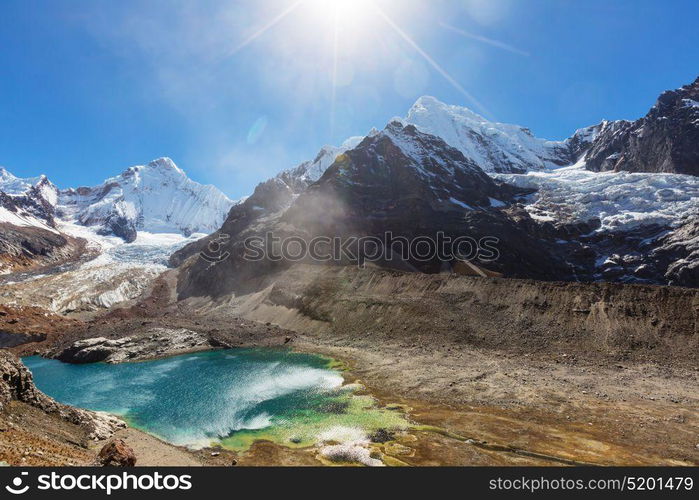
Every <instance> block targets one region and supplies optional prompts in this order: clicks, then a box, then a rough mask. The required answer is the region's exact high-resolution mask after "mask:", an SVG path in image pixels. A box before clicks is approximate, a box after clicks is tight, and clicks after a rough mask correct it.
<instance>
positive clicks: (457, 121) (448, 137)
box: [403, 96, 575, 173]
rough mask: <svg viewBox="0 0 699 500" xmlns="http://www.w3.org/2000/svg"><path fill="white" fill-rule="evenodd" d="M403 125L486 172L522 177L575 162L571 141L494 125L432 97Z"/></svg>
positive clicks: (421, 101)
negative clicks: (450, 148)
mask: <svg viewBox="0 0 699 500" xmlns="http://www.w3.org/2000/svg"><path fill="white" fill-rule="evenodd" d="M403 121H404V122H405V123H410V124H413V125H415V126H416V127H417V128H418V129H419V130H421V131H423V132H425V133H428V134H432V135H436V136H438V137H441V138H442V139H444V140H445V141H446V143H447V144H449V145H450V146H453V147H455V148H457V149H458V150H459V151H461V152H462V153H463V154H464V156H465V157H466V158H469V159H470V160H472V161H474V162H475V163H476V164H477V165H478V166H480V167H481V168H482V169H483V170H485V171H486V172H516V173H522V172H527V171H529V170H545V169H550V168H556V167H561V166H564V165H569V164H571V163H574V162H575V159H574V158H573V151H572V150H571V147H570V146H569V144H568V143H567V141H547V140H545V139H539V138H537V137H534V135H533V134H532V133H531V131H530V130H529V129H527V128H525V127H520V126H519V125H510V124H506V123H496V122H491V121H488V120H486V119H485V118H483V117H482V116H480V115H478V114H476V113H474V112H473V111H471V110H470V109H468V108H464V107H460V106H452V105H448V104H444V103H443V102H440V101H438V100H437V99H435V98H434V97H430V96H424V97H421V98H419V99H418V100H417V102H415V104H414V105H413V107H412V108H410V111H408V115H407V116H406V117H405V118H404V119H403Z"/></svg>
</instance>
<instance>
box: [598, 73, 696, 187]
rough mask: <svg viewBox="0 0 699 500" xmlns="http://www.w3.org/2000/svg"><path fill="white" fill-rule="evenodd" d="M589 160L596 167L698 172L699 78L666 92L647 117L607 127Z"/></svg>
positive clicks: (599, 169) (685, 172)
mask: <svg viewBox="0 0 699 500" xmlns="http://www.w3.org/2000/svg"><path fill="white" fill-rule="evenodd" d="M586 160H587V168H588V169H590V170H594V171H605V170H616V171H620V170H627V171H629V172H664V173H677V174H687V175H699V78H697V79H696V80H695V81H694V82H693V83H691V84H689V85H685V86H684V87H681V88H679V89H677V90H668V91H667V92H663V93H662V94H661V95H660V97H659V98H658V101H657V102H656V104H655V105H654V106H653V107H652V108H651V110H650V111H649V112H648V114H647V115H646V116H645V117H643V118H641V119H639V120H636V121H634V122H628V121H618V122H613V123H611V124H609V125H608V126H606V127H604V129H603V130H601V131H600V132H599V135H598V136H597V138H596V139H595V140H594V141H593V143H592V146H591V148H590V149H589V151H588V152H587V156H586Z"/></svg>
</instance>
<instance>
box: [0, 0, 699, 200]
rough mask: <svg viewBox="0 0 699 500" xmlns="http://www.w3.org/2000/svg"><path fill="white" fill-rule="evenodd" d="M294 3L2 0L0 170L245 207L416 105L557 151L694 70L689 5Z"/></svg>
mask: <svg viewBox="0 0 699 500" xmlns="http://www.w3.org/2000/svg"><path fill="white" fill-rule="evenodd" d="M296 1H297V0H257V1H252V0H251V1H247V0H245V1H244V0H239V1H236V0H228V1H213V0H196V1H195V0H191V1H184V0H147V1H146V0H141V1H135V0H121V1H119V2H114V1H109V0H42V1H38V0H2V1H1V2H0V165H3V166H5V167H7V168H8V169H9V170H10V171H12V172H13V173H15V174H16V175H20V176H30V175H37V174H38V173H46V174H47V175H48V176H49V177H50V178H51V179H52V180H53V181H54V182H55V183H57V184H58V185H59V186H61V187H68V186H76V185H91V184H96V183H99V182H101V181H102V180H103V179H104V178H106V177H109V176H112V175H116V174H117V173H119V172H120V171H122V170H123V169H125V168H126V167H128V166H130V165H134V164H143V163H146V162H148V161H149V160H151V159H153V158H156V157H159V156H170V157H171V158H173V159H174V160H175V162H176V163H177V164H178V165H179V166H180V167H182V168H183V169H185V170H186V171H187V173H188V174H189V175H190V176H191V177H192V178H193V179H195V180H197V181H199V182H204V183H211V184H215V185H217V186H219V187H220V188H221V189H222V190H223V191H224V192H226V193H227V194H228V195H229V196H231V197H240V196H243V195H245V194H249V193H250V192H251V190H252V189H253V188H254V186H255V185H256V184H257V182H259V181H261V180H264V179H266V178H267V177H269V176H271V175H273V174H275V173H276V172H277V171H279V170H281V169H284V168H288V167H291V166H294V165H296V164H298V163H299V162H301V161H303V160H305V159H309V158H312V157H313V156H315V154H316V152H317V151H318V149H319V148H320V147H321V146H322V145H323V144H339V143H341V142H342V141H343V140H344V139H345V138H346V137H348V136H351V135H362V134H365V133H366V132H367V131H368V130H369V129H370V128H371V127H373V126H375V127H377V128H381V127H383V126H384V125H385V123H386V122H387V121H388V120H389V119H390V118H391V117H393V116H396V115H404V114H405V113H406V112H407V110H408V109H409V107H410V105H411V104H412V103H413V102H414V101H415V99H416V98H417V97H419V96H420V95H423V94H429V95H434V96H436V97H437V98H439V99H441V100H443V101H445V102H448V103H452V104H461V105H466V106H468V107H470V108H472V109H474V110H476V111H480V112H481V113H485V114H486V116H487V117H489V118H491V119H496V120H498V121H504V122H511V123H518V124H521V125H524V126H527V127H529V128H530V129H532V131H533V132H534V133H535V134H536V135H538V136H540V137H546V138H551V139H559V138H564V137H567V136H568V135H570V134H571V133H572V132H573V131H574V130H575V129H576V128H579V127H582V126H586V125H589V124H593V123H596V122H598V121H600V120H601V119H603V118H607V119H617V118H630V119H633V118H637V117H639V116H641V115H643V114H645V112H646V111H647V109H648V108H649V107H650V106H651V105H652V104H653V102H654V100H655V98H656V96H657V95H658V94H659V93H660V92H661V91H663V90H665V89H668V88H675V87H678V86H680V85H683V84H685V83H689V82H691V81H692V80H694V78H696V76H697V74H699V29H697V25H696V22H697V19H699V2H696V1H694V0H673V1H672V2H661V1H651V0H628V1H626V0H586V1H582V0H580V1H577V0H453V1H447V0H374V1H373V2H371V1H370V0H354V1H351V0H344V1H343V0H340V3H339V7H337V8H338V9H339V12H340V15H338V16H337V19H336V16H335V12H336V11H335V10H334V9H335V7H334V6H332V5H330V4H331V3H332V2H333V0H306V1H305V2H301V4H298V5H297V4H296ZM335 1H337V0H335ZM377 6H378V8H379V9H380V10H376V7H377ZM381 13H382V14H381ZM284 14H285V15H284ZM265 28H267V29H265ZM333 82H335V84H334V85H333Z"/></svg>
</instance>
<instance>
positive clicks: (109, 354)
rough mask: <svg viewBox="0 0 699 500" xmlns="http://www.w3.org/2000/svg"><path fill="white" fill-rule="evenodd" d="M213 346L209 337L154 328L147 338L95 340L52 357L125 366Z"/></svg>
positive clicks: (69, 361)
mask: <svg viewBox="0 0 699 500" xmlns="http://www.w3.org/2000/svg"><path fill="white" fill-rule="evenodd" d="M211 348H212V344H211V343H210V342H209V339H208V337H207V336H206V335H204V334H201V333H198V332H195V331H192V330H187V329H186V328H179V329H172V328H153V329H152V330H150V331H149V332H147V333H146V334H145V335H142V336H138V337H122V338H119V339H108V338H105V337H94V338H88V339H83V340H78V341H76V342H73V343H72V344H71V345H70V346H68V347H66V348H59V350H58V351H56V352H53V353H51V356H52V357H54V358H56V359H59V360H61V361H64V362H66V363H76V364H82V363H96V362H100V361H104V362H107V363H122V362H126V361H139V360H144V359H152V358H157V357H164V356H173V355H176V354H183V353H185V352H193V351H201V350H208V349H211Z"/></svg>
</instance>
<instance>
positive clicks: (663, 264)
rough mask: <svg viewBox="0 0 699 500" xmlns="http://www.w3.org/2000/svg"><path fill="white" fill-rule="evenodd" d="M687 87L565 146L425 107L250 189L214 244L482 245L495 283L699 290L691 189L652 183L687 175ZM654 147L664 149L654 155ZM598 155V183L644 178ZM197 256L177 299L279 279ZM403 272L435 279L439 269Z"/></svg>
mask: <svg viewBox="0 0 699 500" xmlns="http://www.w3.org/2000/svg"><path fill="white" fill-rule="evenodd" d="M698 81H699V80H698ZM697 85H699V84H698V83H697V82H695V83H694V84H692V85H690V86H686V87H683V88H682V89H679V90H678V91H672V92H669V93H665V94H663V95H662V96H661V97H660V99H659V101H658V104H656V106H654V108H653V109H652V110H651V112H649V114H648V115H647V116H646V117H645V118H644V119H641V120H639V121H636V122H628V121H623V120H619V121H603V122H601V123H599V124H597V125H593V126H589V127H585V128H581V129H579V130H578V131H576V132H575V133H574V134H573V135H572V136H571V137H570V138H568V139H566V140H564V141H547V140H545V139H539V138H536V137H534V136H533V134H531V132H530V131H529V130H528V129H526V128H524V127H520V126H517V125H508V124H501V123H493V122H490V121H488V120H485V119H484V118H483V117H481V116H479V115H477V114H475V113H473V112H472V111H470V110H468V109H466V108H462V107H458V106H450V105H446V104H443V103H441V102H439V101H438V100H436V99H435V98H432V97H423V98H420V99H419V100H418V101H417V102H416V103H415V105H414V106H413V107H412V108H411V110H410V111H409V113H408V115H407V117H405V118H398V119H394V120H393V121H392V122H391V123H389V124H388V126H387V127H386V128H385V129H384V130H382V131H381V132H376V131H372V133H371V134H369V135H368V136H367V137H365V138H364V139H362V140H361V141H359V142H358V143H357V140H356V139H353V141H352V143H356V144H355V145H354V147H350V148H348V149H346V150H345V151H344V152H341V153H339V154H335V151H333V154H332V157H334V162H333V163H332V164H331V165H329V166H328V164H327V163H323V162H318V163H317V164H316V165H317V166H318V168H317V169H316V170H315V175H314V177H313V178H311V179H309V178H304V177H303V175H304V173H305V172H306V170H305V168H299V169H298V170H294V169H292V170H289V171H285V172H283V173H282V174H280V175H279V176H277V177H275V178H273V179H270V180H269V181H266V182H264V183H262V184H260V185H259V186H258V187H257V189H256V190H255V193H254V194H253V195H252V196H251V197H250V198H249V199H248V200H246V202H244V203H242V204H241V205H239V206H237V207H235V208H234V209H233V210H231V213H230V215H229V217H228V219H227V220H226V222H225V223H224V225H223V226H222V228H221V231H222V232H224V233H226V235H227V236H229V237H230V242H229V245H230V250H231V254H232V255H242V254H243V253H244V252H243V251H242V247H241V248H238V247H239V246H240V245H241V244H242V241H243V239H244V238H245V237H247V236H250V235H259V234H263V233H266V232H268V231H276V232H278V233H280V234H284V235H291V236H298V237H302V238H308V237H313V236H314V235H321V236H347V235H373V236H380V235H381V234H384V233H385V232H386V231H391V232H393V233H394V234H397V235H401V236H406V237H408V238H410V237H414V236H420V235H422V236H434V235H435V234H437V233H438V232H443V233H446V234H449V235H452V236H464V235H465V236H469V237H473V238H479V237H481V236H486V235H489V236H496V237H497V238H498V240H499V250H500V257H499V258H498V260H497V261H494V262H489V263H487V265H486V267H487V268H488V270H490V271H493V272H499V273H501V274H503V275H504V276H510V277H530V278H537V279H559V280H575V281H595V280H601V281H623V282H635V283H656V284H672V285H682V286H699V236H698V235H699V232H698V231H699V226H698V225H697V224H698V223H697V221H698V220H699V178H698V177H697V176H694V175H682V173H657V172H668V171H669V172H681V171H682V170H681V169H682V168H684V169H685V170H684V171H683V172H684V173H685V174H686V173H689V172H688V171H687V170H686V169H687V165H689V164H690V163H691V162H690V163H687V162H688V161H689V160H691V159H692V158H694V155H696V154H698V153H699V141H696V140H692V138H693V137H694V135H693V134H695V127H696V123H695V122H697V123H699V121H697V119H696V118H695V115H694V113H695V109H696V108H695V104H694V103H695V102H697V100H696V99H694V97H693V96H694V94H693V93H692V92H694V90H693V89H694V88H695V87H696V86H697ZM629 130H633V131H634V132H633V133H632V134H631V136H629V134H630V133H631V132H629ZM644 131H645V132H644ZM630 137H631V138H630ZM660 143H662V144H665V146H664V148H659V147H658V148H655V147H654V146H653V145H654V144H656V145H657V144H660ZM598 152H600V153H598ZM607 153H609V154H607ZM676 153H677V154H676ZM598 154H603V155H607V156H605V158H607V159H611V160H615V159H616V160H619V161H616V162H615V163H614V165H613V166H612V167H608V166H605V167H604V168H602V169H601V170H609V169H610V168H613V169H615V170H618V168H617V167H619V165H625V164H626V163H623V162H620V160H621V159H623V158H625V160H624V161H630V160H629V158H633V159H634V160H633V161H634V162H636V163H633V164H634V165H645V166H644V167H643V168H642V169H641V168H632V169H631V170H644V172H636V173H629V172H624V171H605V172H597V171H596V170H600V168H598V167H596V166H595V163H594V161H595V158H596V156H597V155H598ZM610 157H611V158H610ZM668 159H672V162H674V163H672V162H671V163H669V162H668V161H669V160H668ZM680 160H681V161H680ZM644 162H645V163H644ZM658 162H660V163H658ZM696 164H697V163H696V162H695V163H694V165H696ZM307 165H308V164H304V166H307ZM668 165H671V167H668ZM682 165H684V167H682ZM319 174H320V176H319ZM316 177H318V179H317V180H316V181H315V182H312V183H310V181H313V179H315V178H316ZM296 179H302V180H301V181H299V182H296ZM215 237H216V234H214V235H212V237H211V238H215ZM206 243H207V240H206V239H204V240H201V241H200V242H198V243H197V244H196V245H191V246H190V247H185V248H184V249H182V250H181V251H179V252H177V253H176V254H175V255H174V256H173V259H171V263H172V264H174V265H181V264H183V263H184V267H185V272H184V273H183V274H182V275H181V276H182V280H183V281H182V282H181V286H180V290H181V292H182V295H183V296H189V295H199V294H214V295H216V294H220V293H226V291H227V290H230V287H231V286H234V285H233V284H234V283H238V285H239V284H240V283H242V282H244V281H245V279H246V278H247V277H253V276H259V275H260V274H264V273H265V272H270V270H274V269H278V268H279V267H280V266H284V265H288V263H284V262H275V263H271V264H270V263H268V267H267V268H265V267H264V266H262V267H256V266H258V264H250V263H243V262H238V260H237V259H235V258H234V259H229V260H228V261H226V262H222V263H220V264H216V265H213V266H212V265H211V263H209V262H198V261H196V259H189V257H190V256H192V255H193V254H194V253H196V251H197V250H198V249H201V248H202V245H205V244H206ZM408 264H409V265H408V266H407V267H408V268H412V269H419V270H423V271H428V272H435V271H439V270H443V265H444V262H443V261H442V262H441V263H439V262H432V263H424V262H422V263H415V262H408ZM391 265H392V264H391ZM440 266H442V267H440ZM238 285H236V286H238Z"/></svg>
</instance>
